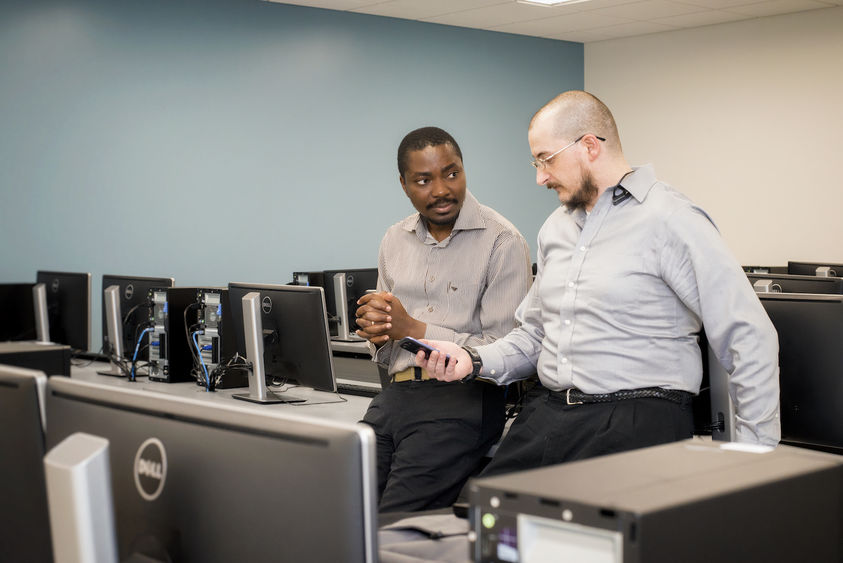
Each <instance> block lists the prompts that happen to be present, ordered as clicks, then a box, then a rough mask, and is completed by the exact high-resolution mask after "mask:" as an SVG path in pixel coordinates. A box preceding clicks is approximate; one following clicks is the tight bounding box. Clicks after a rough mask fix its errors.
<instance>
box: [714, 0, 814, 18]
mask: <svg viewBox="0 0 843 563" xmlns="http://www.w3.org/2000/svg"><path fill="white" fill-rule="evenodd" d="M818 8H828V4H824V3H823V2H817V1H815V0H768V1H766V2H757V3H755V4H748V5H745V6H736V7H734V8H729V11H730V12H735V13H736V14H744V15H747V16H755V17H761V16H774V15H778V14H789V13H793V12H803V11H805V10H816V9H818Z"/></svg>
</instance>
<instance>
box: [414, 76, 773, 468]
mask: <svg viewBox="0 0 843 563" xmlns="http://www.w3.org/2000/svg"><path fill="white" fill-rule="evenodd" d="M528 141H529V144H530V149H531V151H532V153H533V155H534V160H533V162H532V164H533V166H534V167H535V168H536V182H537V183H538V184H539V185H544V186H547V188H548V189H552V190H555V191H556V192H557V194H558V196H559V200H560V201H561V202H562V204H563V205H562V206H561V207H560V208H558V209H556V210H555V211H554V212H553V213H552V214H551V215H550V217H549V218H548V219H547V220H546V221H545V223H544V225H543V226H542V228H541V230H540V232H539V236H538V273H537V276H536V281H535V282H534V284H533V286H532V288H531V289H530V292H529V294H528V295H527V297H526V298H525V299H524V301H523V302H522V303H521V305H520V306H519V308H518V311H517V313H516V319H517V320H518V321H519V323H520V326H519V327H518V328H515V329H514V330H513V331H511V332H510V333H509V334H508V335H507V336H505V337H503V338H500V339H498V340H497V341H495V342H494V343H492V344H489V345H486V346H481V347H477V348H476V349H475V348H472V347H470V346H462V347H461V346H457V345H455V344H453V343H450V342H438V341H431V342H429V344H431V345H433V346H434V347H436V348H437V349H438V350H441V352H442V353H440V352H433V353H431V354H430V357H429V359H428V360H425V359H424V356H423V355H422V354H419V355H417V357H416V363H417V364H418V365H420V366H422V367H424V368H425V369H427V370H429V372H431V373H432V374H433V375H434V376H435V377H436V378H437V379H441V380H444V381H455V380H461V381H467V380H471V379H472V378H475V377H477V376H478V375H479V376H481V377H483V378H486V379H492V380H494V381H496V382H498V383H499V384H506V383H509V382H511V381H515V380H518V379H520V378H522V377H525V376H527V375H529V374H530V373H532V372H533V371H534V370H537V371H538V375H539V379H540V380H541V383H542V384H543V386H544V390H542V392H541V393H538V394H537V395H536V396H535V397H534V398H533V399H532V400H531V401H530V402H529V403H528V404H527V405H526V406H525V408H524V409H523V411H522V413H521V414H520V415H519V417H518V419H517V420H516V421H515V423H514V424H513V425H512V428H511V429H510V431H509V432H508V434H507V435H506V437H505V438H504V440H503V441H502V442H501V445H500V447H499V448H498V451H497V453H496V455H495V457H494V458H493V459H492V461H491V463H490V464H489V465H488V466H487V468H486V470H485V471H484V475H492V474H497V473H504V472H508V471H514V470H522V469H527V468H531V467H538V466H542V465H548V464H554V463H561V462H566V461H572V460H577V459H583V458H587V457H592V456H596V455H603V454H608V453H613V452H619V451H624V450H628V449H633V448H639V447H645V446H651V445H656V444H660V443H664V442H670V441H675V440H680V439H684V438H689V437H691V436H692V433H693V416H692V412H691V407H690V400H691V397H692V396H693V395H695V394H697V393H698V392H699V389H700V382H701V379H702V358H701V350H700V347H699V344H698V339H699V334H700V331H701V330H702V329H703V327H704V328H705V333H706V336H707V338H708V342H709V345H710V346H711V348H712V349H713V350H714V352H715V354H716V356H717V358H718V360H719V362H720V363H721V364H722V366H723V367H724V368H725V369H726V370H727V371H728V372H729V373H730V375H731V386H732V390H733V395H732V397H733V399H735V402H736V415H737V416H736V432H737V439H738V440H739V441H741V442H750V443H760V444H765V445H774V444H776V443H777V442H778V440H779V438H780V426H779V418H778V398H779V388H778V339H777V336H776V332H775V329H774V328H773V326H772V323H771V322H770V320H769V318H768V317H767V315H766V313H765V311H764V309H763V307H762V306H761V303H760V302H759V300H758V298H757V297H756V296H755V294H754V292H753V290H752V288H751V286H750V284H749V283H747V280H746V276H745V275H744V273H743V271H742V269H741V267H740V265H738V263H737V261H736V260H735V258H734V257H733V256H732V254H731V253H730V252H729V250H728V248H727V247H726V245H725V243H724V242H723V240H722V239H721V237H720V235H719V233H718V232H717V229H716V227H715V226H714V224H713V222H712V221H711V219H710V217H709V216H708V215H707V214H706V213H705V212H704V211H703V210H702V209H700V208H699V207H697V206H696V205H694V204H693V203H692V202H691V201H689V200H688V199H687V198H686V197H685V196H683V195H682V194H680V193H679V192H677V191H676V190H674V189H673V188H671V187H670V186H668V185H667V184H665V183H663V182H660V181H658V180H657V179H656V177H655V174H654V172H653V169H652V168H651V167H650V166H642V167H631V166H630V165H629V164H628V163H627V161H626V159H625V157H624V155H623V151H622V149H621V143H620V139H619V137H618V132H617V127H616V125H615V121H614V118H613V117H612V114H611V112H610V111H609V109H608V108H607V107H606V106H605V105H604V104H603V103H602V102H601V101H600V100H598V99H597V98H596V97H594V96H592V95H591V94H588V93H586V92H581V91H571V92H565V93H563V94H560V95H559V96H557V97H556V98H554V99H553V100H551V101H550V102H549V103H548V104H547V105H545V106H544V107H543V108H541V109H540V110H539V111H538V112H537V113H536V114H535V116H534V117H533V119H532V121H531V122H530V128H529V131H528ZM444 353H447V354H450V356H451V358H452V359H451V361H450V362H448V365H447V366H445V362H444V358H443V355H444ZM454 360H456V362H455V361H454Z"/></svg>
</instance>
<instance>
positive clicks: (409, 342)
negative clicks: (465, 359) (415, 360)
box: [398, 336, 451, 366]
mask: <svg viewBox="0 0 843 563" xmlns="http://www.w3.org/2000/svg"><path fill="white" fill-rule="evenodd" d="M398 345H399V346H401V347H402V348H403V349H405V350H408V351H410V352H412V353H413V354H418V352H419V350H422V351H424V357H425V358H429V357H430V353H431V352H433V351H434V350H436V348H433V347H431V346H428V345H427V344H425V343H423V342H419V341H418V340H416V339H415V338H413V337H412V336H406V337H404V338H402V339H401V340H399V341H398ZM437 352H438V350H437ZM450 360H451V356H450V355H448V354H445V365H446V366H447V365H448V362H449V361H450Z"/></svg>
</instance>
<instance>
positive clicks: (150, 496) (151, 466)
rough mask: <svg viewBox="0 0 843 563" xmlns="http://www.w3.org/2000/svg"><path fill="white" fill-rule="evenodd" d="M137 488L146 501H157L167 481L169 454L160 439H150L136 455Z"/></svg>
mask: <svg viewBox="0 0 843 563" xmlns="http://www.w3.org/2000/svg"><path fill="white" fill-rule="evenodd" d="M134 477H135V487H137V489H138V493H140V496H142V497H143V498H145V499H146V500H150V501H152V500H155V499H157V498H158V497H159V496H160V495H161V491H162V490H164V482H165V481H166V479H167V453H166V451H165V450H164V444H162V443H161V440H159V439H158V438H149V439H148V440H146V441H145V442H144V443H143V444H141V446H140V448H138V452H137V454H135V465H134Z"/></svg>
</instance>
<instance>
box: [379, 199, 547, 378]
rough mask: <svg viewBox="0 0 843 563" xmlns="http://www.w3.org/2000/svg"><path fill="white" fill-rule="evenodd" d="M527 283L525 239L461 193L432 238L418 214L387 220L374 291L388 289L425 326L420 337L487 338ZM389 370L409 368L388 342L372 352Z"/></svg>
mask: <svg viewBox="0 0 843 563" xmlns="http://www.w3.org/2000/svg"><path fill="white" fill-rule="evenodd" d="M531 281H532V272H531V268H530V251H529V248H528V247H527V241H526V240H524V237H523V236H521V233H519V232H518V229H516V228H515V226H514V225H513V224H512V223H510V222H509V221H507V220H506V218H504V217H503V216H502V215H501V214H500V213H498V212H496V211H495V210H493V209H491V208H490V207H486V206H485V205H481V204H480V203H479V202H478V201H477V199H475V197H474V196H473V195H471V193H470V192H468V191H466V194H465V200H464V201H463V206H462V209H461V210H460V214H459V216H458V217H457V220H456V222H455V224H454V229H453V231H452V232H451V234H450V235H449V236H448V237H447V238H445V239H444V240H442V241H441V242H437V241H436V239H435V238H433V236H432V235H431V234H430V233H429V232H428V230H427V227H426V225H425V222H424V220H423V219H422V217H421V215H419V214H418V213H414V214H413V215H410V216H409V217H407V218H406V219H404V220H403V221H400V222H398V223H396V224H394V225H392V226H391V227H390V228H389V229H388V230H387V231H386V234H385V235H384V237H383V240H382V241H381V246H380V251H379V255H378V291H389V292H392V294H394V295H395V296H396V297H398V299H400V300H401V303H402V304H403V305H404V308H405V309H406V310H407V313H408V314H409V315H410V316H411V317H413V318H415V319H417V320H419V321H422V322H424V323H426V324H427V330H426V332H425V336H424V337H425V338H428V339H435V340H450V341H451V342H456V343H457V344H468V345H472V346H477V345H480V344H488V343H490V342H493V341H494V340H495V339H496V338H499V337H501V336H503V335H505V334H506V333H508V332H509V331H510V330H511V329H512V328H513V327H515V309H516V308H517V307H518V304H519V303H520V302H521V300H522V299H523V298H524V296H525V295H526V293H527V290H528V289H529V288H530V283H531ZM373 359H374V360H375V361H376V362H378V363H381V364H384V365H388V366H389V367H388V370H389V373H390V374H393V373H396V372H399V371H402V370H404V369H407V368H408V367H413V366H415V361H414V355H413V354H411V353H409V352H407V351H406V350H403V349H401V348H399V347H398V346H393V342H392V341H391V340H390V341H388V342H387V343H386V344H384V345H383V346H381V347H380V348H379V349H378V350H377V352H376V353H375V355H374V358H373Z"/></svg>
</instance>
